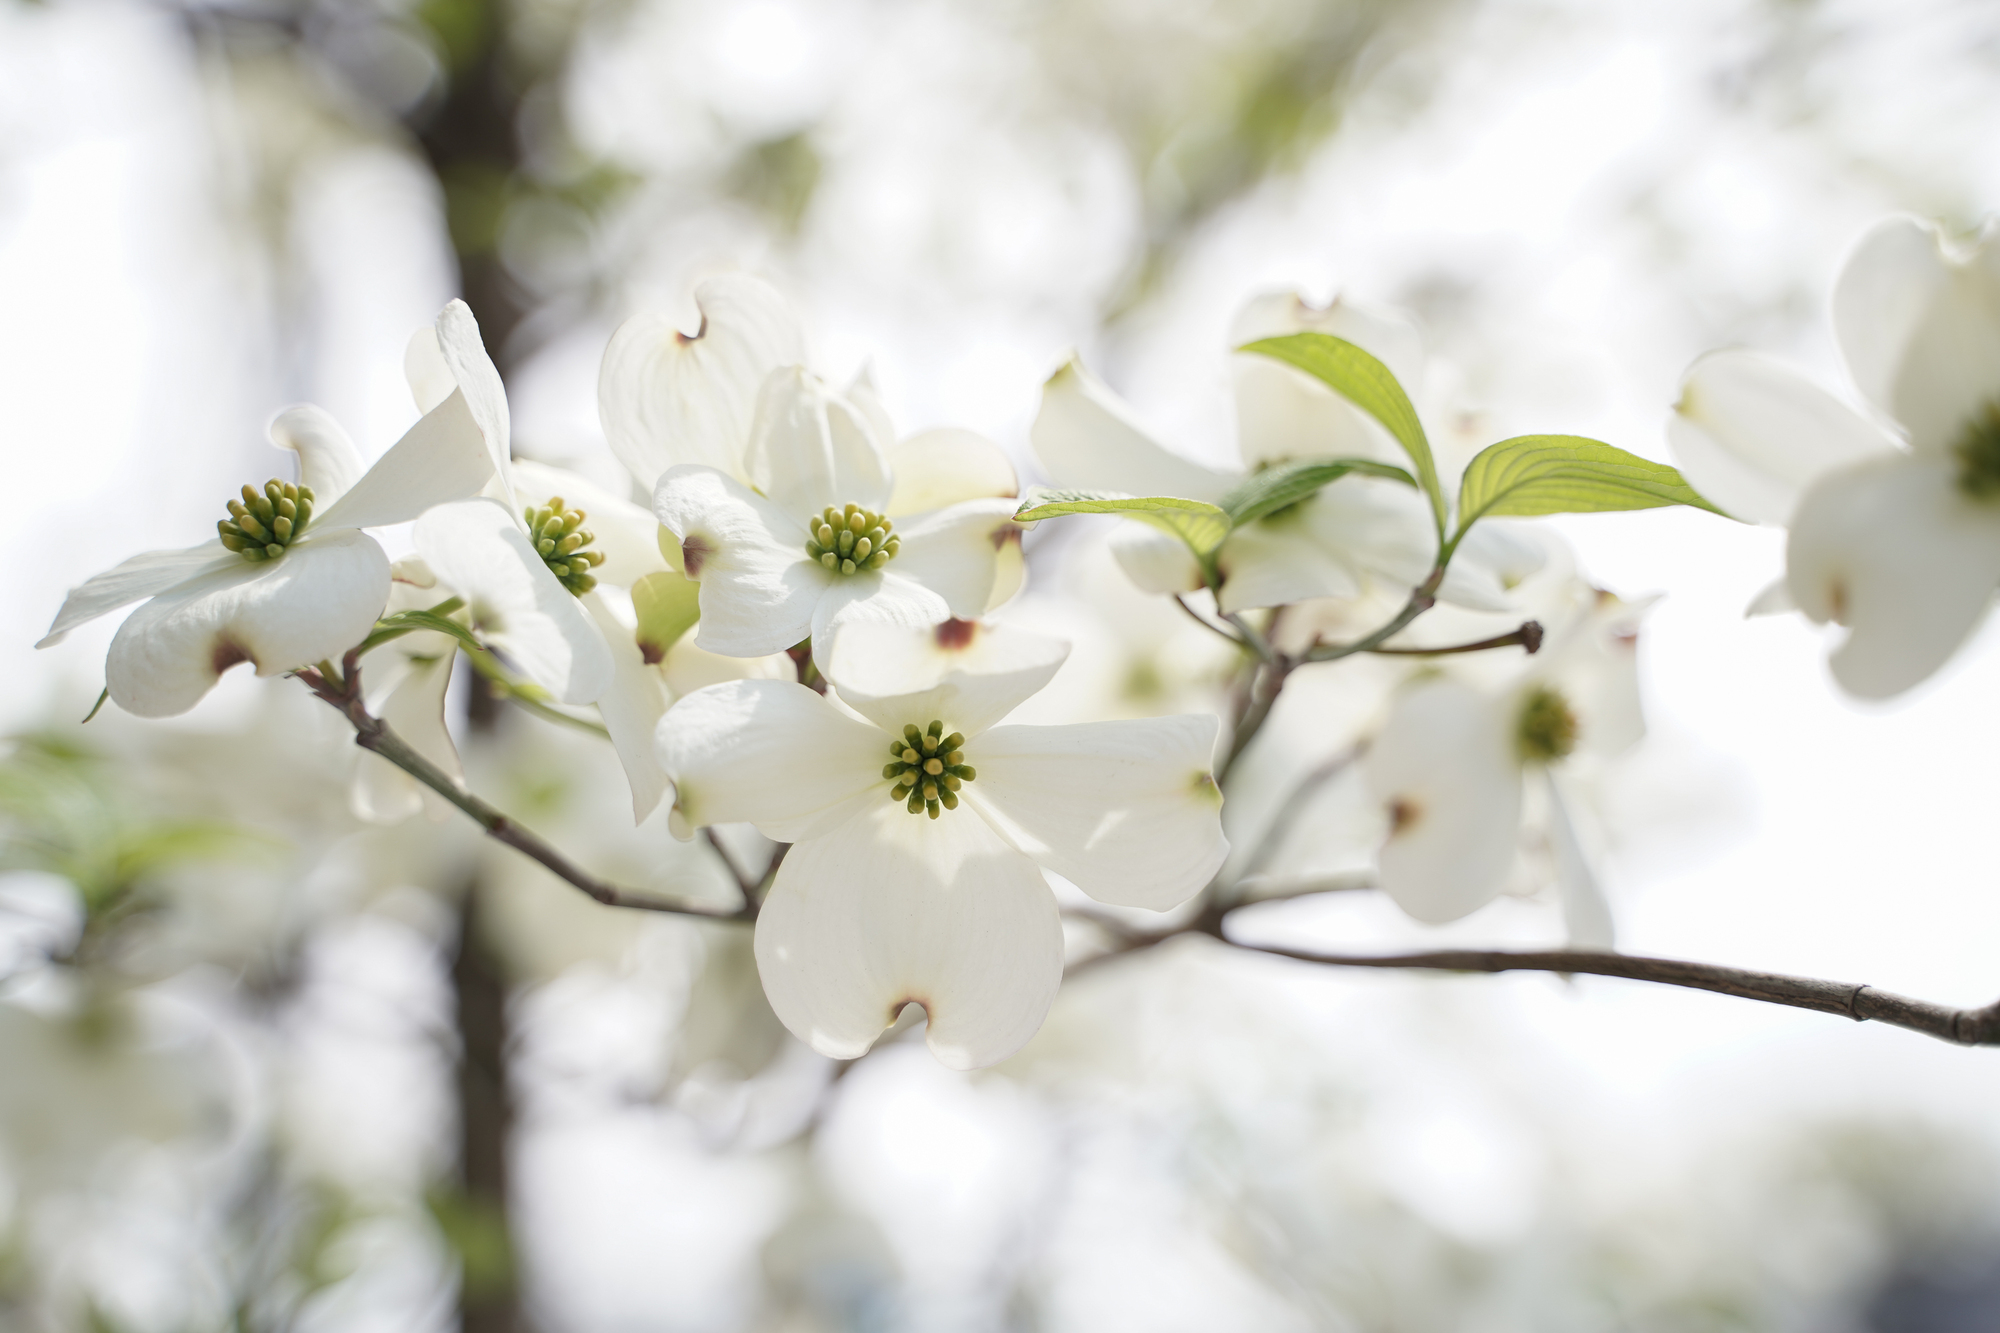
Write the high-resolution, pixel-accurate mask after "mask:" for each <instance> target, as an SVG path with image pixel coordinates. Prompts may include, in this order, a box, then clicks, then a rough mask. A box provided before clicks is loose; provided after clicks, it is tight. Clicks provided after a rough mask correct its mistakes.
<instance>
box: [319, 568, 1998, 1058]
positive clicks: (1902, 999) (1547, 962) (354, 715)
mask: <svg viewBox="0 0 2000 1333" xmlns="http://www.w3.org/2000/svg"><path fill="white" fill-rule="evenodd" d="M1422 609H1423V607H1422V595H1421V594H1420V595H1419V597H1413V598H1412V599H1411V603H1410V605H1409V606H1408V607H1406V608H1405V611H1404V614H1403V615H1400V616H1398V617H1397V621H1400V622H1401V623H1402V624H1408V623H1409V621H1410V620H1413V619H1415V617H1416V615H1418V614H1421V612H1422ZM1392 623H1393V622H1392ZM1387 629H1388V627H1386V626H1385V627H1384V630H1382V631H1377V632H1376V633H1375V634H1371V635H1369V636H1368V639H1367V640H1362V641H1358V642H1357V643H1356V644H1353V645H1347V646H1346V651H1345V652H1342V653H1341V654H1340V655H1342V656H1345V655H1347V653H1348V652H1355V651H1369V649H1367V648H1364V647H1362V646H1361V645H1362V644H1363V643H1366V642H1368V640H1373V641H1375V642H1376V643H1378V644H1379V642H1380V641H1381V640H1382V639H1385V638H1387V637H1389V634H1388V633H1387V632H1384V631H1386V630H1387ZM1531 633H1532V631H1530V630H1529V628H1528V626H1526V625H1524V626H1523V627H1522V628H1521V629H1520V630H1516V631H1514V632H1513V633H1512V634H1508V635H1503V636H1501V637H1500V639H1498V640H1495V641H1493V642H1492V643H1491V644H1480V645H1466V646H1465V648H1464V650H1466V651H1470V650H1473V649H1474V648H1479V647H1487V646H1492V647H1501V646H1507V645H1511V644H1520V645H1521V646H1522V647H1527V646H1528V645H1529V642H1530V641H1531V640H1530V638H1529V635H1530V634H1531ZM359 656H360V654H359V652H358V651H355V652H350V653H348V654H347V656H346V657H345V658H344V659H343V660H342V662H341V666H340V669H339V670H338V671H335V670H333V669H332V668H331V667H330V666H329V665H327V664H322V665H321V666H320V667H318V668H305V669H302V670H300V671H299V672H297V673H296V674H297V675H298V677H299V679H301V680H302V681H304V682H305V684H306V686H307V687H308V688H309V689H311V690H312V692H313V693H314V694H315V695H316V696H318V697H319V698H320V699H321V700H322V701H324V702H325V703H326V704H328V705H329V706H331V707H332V708H334V709H335V710H336V711H337V712H339V713H340V714H341V716H343V717H345V718H346V719H347V720H348V723H349V724H350V725H351V726H353V728H354V742H355V744H356V745H359V746H360V747H361V748H362V749H364V750H368V751H370V752H372V753H374V754H377V755H380V756H381V757H382V758H383V759H386V760H387V761H388V762H390V763H392V764H394V765H395V766H396V767H398V768H400V769H402V770H403V771H404V772H406V773H408V774H410V776H412V777H414V778H415V779H417V781H419V782H421V783H423V784H424V785H425V786H426V787H429V788H430V789H431V790H432V791H434V792H436V793H437V794H438V795H439V796H442V797H443V798H444V799H445V800H447V801H449V802H451V803H452V804H453V805H454V806H456V807H457V808H458V809H460V810H461V811H463V812H464V813H465V814H466V815H468V816H469V817H470V818H471V819H472V820H473V821H474V822H475V823H477V824H478V825H479V826H480V827H481V828H482V829H484V830H485V831H486V833H487V835H488V836H489V837H491V838H493V839H494V840H495V841H497V842H501V843H504V844H505V845H507V846H509V847H512V848H513V849H514V850H516V851H518V852H520V853H521V854H522V855H524V856H527V857H529V858H531V859H533V860H534V861H536V862H538V863H539V864H540V865H542V866H543V867H544V868H545V869H547V870H548V871H549V872H550V873H552V874H554V875H555V876H556V877H557V878H559V879H561V880H563V881H564V882H566V883H568V884H570V885H571V886H573V887H574V888H576V889H578V890H580V891H581V892H583V893H584V894H586V895H588V896H589V897H590V898H591V899H592V900H593V901H595V902H598V903H601V904H603V905H604V906H606V907H622V908H630V909H633V910H636V911H646V912H666V913H671V914H675V915H680V916H694V917H703V918H707V919H710V920H719V921H736V922H751V921H755V920H756V918H757V907H758V903H757V897H756V893H755V886H754V885H753V884H751V883H750V882H749V876H748V875H746V874H744V873H743V872H742V871H741V870H740V869H739V868H738V867H737V866H736V865H735V863H734V861H733V860H732V859H731V858H728V857H727V856H725V857H724V858H723V863H724V865H725V866H726V867H727V868H728V869H729V871H730V873H731V877H732V878H733V879H735V881H736V883H737V885H738V888H739V890H740V891H741V892H742V901H741V903H740V904H739V905H737V906H735V907H728V906H723V905H717V904H709V903H701V902H695V901H692V900H688V899H673V898H663V897H658V896H653V895H649V894H643V893H637V892H634V891H632V890H629V889H624V888H620V887H618V886H616V885H613V884H610V883H607V882H605V881H604V880H601V879H599V878H597V877H596V876H594V875H591V874H590V873H588V872H587V871H585V870H583V869H582V868H581V867H579V866H577V865H576V864H574V863H573V862H571V861H570V860H569V858H567V857H565V856H564V855H563V854H562V853H561V852H559V851H557V850H556V849H555V848H554V847H552V846H551V845H549V844H548V843H547V842H545V841H544V840H543V839H542V838H541V837H540V836H539V835H537V834H535V833H534V832H533V831H532V830H529V829H527V828H524V827H522V826H521V825H519V824H517V823H515V822H514V821H513V820H512V819H511V818H510V817H509V816H508V815H506V814H505V813H503V812H502V811H500V810H498V809H497V808H495V807H494V806H492V805H489V804H488V803H486V802H485V801H483V800H481V799H480V798H479V797H477V796H474V795H473V794H472V793H471V792H468V791H466V790H465V789H464V788H463V787H462V786H460V785H459V784H458V783H457V782H455V781H454V780H453V779H452V778H451V777H450V776H449V775H448V774H446V773H445V772H444V771H443V770H442V769H440V768H438V767H437V766H436V765H435V764H433V763H431V762H430V761H429V760H428V759H426V758H424V756H423V755H421V754H419V753H418V752H417V751H416V750H415V749H413V748H412V747H411V746H410V745H409V743H408V742H406V741H404V740H403V739H402V738H401V737H400V736H398V735H397V734H396V733H395V732H394V730H392V729H391V728H390V727H389V726H388V725H387V724H386V723H385V722H383V721H382V719H380V718H378V717H376V716H375V715H374V714H372V713H370V712H369V711H368V709H367V706H366V704H365V703H364V702H363V699H362V694H361V669H360V661H359ZM1305 660H1315V659H1312V658H1311V657H1308V658H1307V659H1305ZM1295 665H1298V663H1297V662H1296V661H1292V660H1287V659H1284V658H1283V657H1280V658H1279V660H1278V661H1277V662H1273V663H1264V662H1260V663H1258V664H1257V668H1256V672H1257V675H1258V676H1259V677H1263V678H1264V679H1262V680H1260V681H1259V684H1260V685H1261V686H1262V687H1263V688H1261V689H1259V690H1257V691H1256V692H1255V694H1254V695H1253V698H1252V702H1251V703H1250V706H1249V709H1248V710H1247V712H1246V716H1245V717H1244V720H1243V722H1242V723H1240V724H1239V726H1238V729H1237V737H1238V739H1239V742H1240V743H1239V744H1237V745H1235V746H1234V747H1233V749H1232V754H1231V757H1232V758H1233V757H1234V754H1235V753H1240V751H1241V749H1242V748H1243V746H1244V745H1247V743H1248V740H1249V738H1250V737H1251V736H1253V735H1254V734H1255V732H1256V730H1257V724H1259V723H1261V722H1262V720H1263V718H1264V717H1265V716H1266V715H1267V714H1268V712H1269V709H1270V704H1271V702H1272V701H1273V700H1275V697H1276V695H1277V692H1278V690H1279V689H1281V688H1282V687H1283V683H1284V679H1285V676H1286V675H1288V674H1289V669H1290V668H1291V667H1293V666H1295ZM1272 677H1275V679H1272ZM1353 758H1354V755H1353V753H1352V752H1344V753H1342V754H1341V755H1339V756H1336V758H1335V760H1334V761H1333V762H1331V763H1329V764H1328V765H1325V766H1323V770H1324V771H1323V772H1322V771H1315V773H1314V774H1312V775H1311V776H1310V777H1309V779H1308V782H1307V784H1306V785H1307V787H1308V788H1315V787H1317V786H1318V785H1320V783H1321V782H1323V781H1324V780H1325V779H1326V778H1330V777H1332V776H1333V775H1335V774H1336V773H1338V772H1339V771H1340V770H1341V769H1343V768H1344V767H1346V765H1347V764H1349V763H1351V762H1352V760H1353ZM1286 813H1290V810H1289V807H1288V808H1287V810H1285V811H1281V816H1282V815H1283V814H1286ZM716 850H717V851H718V852H720V851H721V848H720V847H717V849H716ZM783 851H784V848H783V847H782V846H781V847H780V848H779V849H778V852H777V854H776V855H774V857H773V859H772V864H771V866H770V867H769V868H768V869H767V871H766V873H765V875H764V880H765V881H767V882H768V880H769V878H770V876H771V873H773V872H774V871H775V870H776V867H777V861H778V858H779V857H781V856H782V855H783ZM1219 887H1220V886H1219V885H1211V886H1210V889H1209V891H1208V894H1209V896H1208V902H1207V905H1206V906H1204V907H1203V908H1202V909H1201V910H1200V911H1199V912H1198V913H1197V914H1196V915H1195V916H1194V917H1192V918H1191V919H1189V920H1188V921H1187V922H1185V923H1183V924H1182V925H1180V926H1178V927H1176V928H1174V929H1172V930H1167V931H1156V932H1139V931H1133V930H1130V929H1128V928H1126V927H1125V926H1123V925H1122V924H1121V923H1120V922H1118V921H1117V920H1115V919H1114V918H1112V917H1110V916H1109V915H1107V914H1104V913H1101V912H1094V911H1080V912H1079V911H1072V912H1071V913H1069V915H1071V916H1075V917H1079V918H1080V919H1084V920H1087V921H1088V922H1089V923H1090V924H1091V925H1092V926H1094V927H1095V928H1097V929H1098V930H1100V931H1102V932H1103V933H1104V934H1105V935H1107V936H1108V937H1109V938H1110V940H1111V944H1110V946H1109V947H1107V948H1106V949H1105V950H1103V951H1102V952H1101V953H1098V954H1095V955H1092V956H1090V957H1088V958H1085V959H1082V960H1080V961H1078V962H1076V963H1073V964H1072V965H1071V966H1070V967H1069V968H1068V971H1067V975H1069V976H1071V977H1074V976H1076V975H1078V974H1079V973H1081V972H1084V971H1086V970H1090V969H1093V968H1095V967H1097V966H1098V965H1100V964H1102V963H1105V962H1108V961H1110V960H1112V959H1114V958H1120V957H1124V956H1127V955H1130V954H1135V953H1140V952H1143V951H1146V950H1149V949H1152V948H1154V947H1155V946H1157V945H1160V944H1164V943H1166V942H1167V941H1168V940H1172V939H1178V938H1181V937H1183V936H1206V937H1208V938H1210V939H1213V940H1216V941H1218V942H1220V943H1222V944H1226V945H1228V946H1229V947H1231V948H1235V949H1241V950H1244V951H1246V952H1251V953H1261V954H1268V955H1270V956H1272V957H1277V958H1290V959H1294V960H1296V961H1299V962H1306V963H1317V964H1319V965H1321V966H1325V967H1364V968H1397V969H1407V970H1421V971H1439V972H1485V973H1497V972H1523V971H1530V972H1556V973H1563V974H1566V975H1576V974H1581V975H1588V976H1607V977H1623V978H1626V979H1628V980H1632V981H1650V982H1654V983H1657V984H1660V985H1669V986H1681V987H1686V988H1689V989H1693V990H1706V991H1713V992H1715V993H1717V994H1722V995H1733V996H1736V997H1738V998H1740V999H1747V1000H1756V1001H1759V1002H1761V1003H1765V1004H1779V1005H1785V1006H1788V1007H1791V1008H1795V1009H1811V1010H1815V1011H1817V1012H1819V1013H1828V1014H1839V1015H1843V1016H1845V1017H1847V1018H1851V1019H1853V1020H1855V1021H1856V1022H1868V1021H1873V1022H1878V1023H1887V1024H1889V1025H1891V1026H1893V1027H1900V1028H1907V1029H1909V1030H1910V1031H1913V1032H1922V1033H1924V1034H1926V1035H1928V1036H1932V1037H1936V1038H1938V1039H1940V1040H1942V1041H1949V1042H1953V1043H1955V1044H1958V1045H1962V1046H2000V1002H1997V1003H1995V1004H1991V1005H1987V1006H1985V1007H1983V1008H1973V1009H1954V1008H1951V1007H1949V1006H1946V1005H1940V1004H1933V1003H1931V1002H1929V1001H1926V1000H1917V999H1912V998H1910V997H1908V996H1903V995H1897V994H1895V993H1893V992H1891V991H1885V990H1880V989H1878V988H1876V987H1873V986H1867V985H1855V984H1852V983H1848V982H1837V981H1826V980H1821V979H1819V978H1815V977H1796V976H1788V975H1785V974H1782V973H1775V972H1757V971H1751V970H1748V969H1744V968H1733V967H1723V966H1719V965H1717V964H1713V963H1695V962H1687V961H1683V960H1679V959H1671V958H1649V957H1643V956H1637V955H1628V954H1617V953H1598V952H1587V951H1582V950H1567V949H1551V950H1539V951H1535V950H1523V951H1513V950H1502V949H1488V950H1479V949H1443V950H1430V951H1423V952H1412V953H1396V954H1336V953H1323V952H1319V951H1315V950H1310V949H1294V948H1288V947H1285V946H1282V945H1266V944H1247V943H1244V942H1242V941H1240V940H1235V939H1232V938H1230V936H1229V934H1228V931H1227V929H1226V926H1227V922H1228V919H1229V917H1230V916H1231V915H1232V914H1233V913H1234V911H1235V910H1236V909H1237V908H1238V907H1239V906H1247V905H1250V904H1249V903H1248V902H1245V901H1242V900H1237V901H1234V902H1225V901H1224V900H1223V899H1221V898H1220V897H1218V896H1217V889H1218V888H1219ZM1353 887H1357V886H1356V885H1352V884H1347V883H1341V884H1338V885H1327V886H1324V888H1323V889H1321V888H1320V887H1318V886H1308V887H1304V888H1303V889H1302V891H1301V892H1300V893H1298V894H1296V895H1293V894H1287V895H1283V896H1304V895H1305V894H1310V893H1313V892H1317V891H1335V890H1345V889H1349V888H1353ZM1259 900H1261V898H1260V899H1259Z"/></svg>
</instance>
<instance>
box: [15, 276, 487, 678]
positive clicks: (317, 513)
mask: <svg viewBox="0 0 2000 1333" xmlns="http://www.w3.org/2000/svg"><path fill="white" fill-rule="evenodd" d="M460 318H462V319H463V320H464V321H465V322H466V323H467V324H469V323H470V322H471V318H472V316H471V312H470V311H467V310H466V309H465V307H464V305H463V304H462V303H461V302H456V301H454V302H453V303H452V304H451V305H450V306H448V307H446V309H445V312H444V314H443V315H441V316H439V322H440V324H444V323H446V322H455V321H457V320H458V319H460ZM475 337H476V334H475ZM477 415H478V411H477V408H476V407H475V406H474V405H472V404H471V403H469V401H468V398H467V396H466V395H465V394H463V393H459V392H456V391H454V392H451V393H449V394H448V395H446V396H445V397H443V398H442V399H441V400H440V401H438V402H436V403H434V404H432V405H431V407H430V410H429V411H427V412H426V413H425V415H424V417H423V419H422V420H420V421H418V422H417V424H416V425H414V426H412V427H411V428H410V430H409V432H408V433H407V434H406V435H404V436H403V438H402V439H401V440H399V441H398V442H397V443H396V444H395V445H394V446H393V447H392V448H391V449H390V450H389V451H388V452H387V453H385V454H384V455H383V456H382V457H381V458H380V459H378V460H377V461H376V463H375V465H374V466H373V467H371V468H369V469H368V470H367V471H365V472H364V471H363V470H362V467H361V456H360V454H359V452H358V451H357V450H356V449H355V447H354V444H353V442H352V441H351V440H349V439H348V437H347V434H346V433H345V432H344V431H342V430H341V428H340V426H339V425H338V424H337V423H336V422H335V421H334V420H333V418H332V417H330V416H328V415H327V414H326V413H325V412H323V411H321V410H320V409H319V408H316V407H294V408H289V409H287V410H286V411H284V412H281V413H279V414H278V416H277V418H276V419H275V420H274V421H273V422H272V423H271V432H270V433H271V439H272V441H273V442H274V443H276V444H278V445H279V446H280V447H283V448H286V449H290V450H292V451H293V452H294V453H296V454H297V455H298V457H299V481H298V483H296V484H293V483H289V482H282V481H276V480H273V481H270V482H267V483H266V484H265V485H264V487H263V488H262V489H261V490H259V489H257V488H255V487H251V486H245V487H244V488H243V491H242V495H241V498H239V499H232V500H230V501H229V515H228V517H226V518H225V519H223V520H222V521H221V522H220V523H219V525H218V527H219V530H220V533H221V535H220V536H219V537H218V538H217V539H215V540H211V541H207V542H203V543H202V544H201V545H199V546H194V547H190V548H188V549H186V550H183V551H149V552H147V553H146V554H144V555H138V556H134V557H132V558H131V559H130V560H127V561H125V562H124V563H123V564H121V565H119V566H117V567H116V568H114V569H111V570H108V571H107V572H105V573H103V574H99V575H98V576H97V577H95V578H93V579H91V580H89V581H88V582H86V583H84V584H82V585H81V586H79V587H77V588H75V589H73V590H72V591H71V592H70V594H69V596H68V598H67V599H65V600H64V602H63V605H62V609H61V610H60V611H59V612H58V613H57V615H56V618H55V623H54V624H52V625H51V626H50V627H49V633H48V635H47V636H46V637H45V638H43V639H42V641H41V642H40V643H39V644H37V645H36V646H37V647H39V648H46V647H49V646H50V645H51V644H55V643H59V642H61V640H62V638H63V636H64V635H65V634H67V633H68V632H69V631H70V630H72V629H74V628H75V627H76V626H78V625H81V624H83V623H85V622H86V621H89V620H94V619H96V618H97V617H98V616H101V615H104V614H106V613H108V612H111V611H115V610H117V609H118V608H119V607H122V606H128V605H130V604H131V603H133V602H136V601H139V600H140V599H142V598H150V599H151V600H149V601H147V602H146V604H145V605H144V606H141V607H140V608H139V609H138V610H137V611H134V612H133V613H132V614H131V615H130V616H128V617H126V619H125V623H124V624H123V625H121V626H119V628H118V633H117V634H116V636H114V637H113V639H112V641H111V652H110V655H109V657H108V658H107V659H106V661H105V687H106V689H108V690H109V691H110V694H111V698H112V700H113V701H114V702H116V703H117V704H118V706H119V707H121V708H123V709H125V710H126V711H127V712H130V713H135V714H137V715H139V716H141V717H170V716H172V715H174V714H176V713H184V712H186V711H187V710H188V709H190V708H192V707H194V705H195V704H196V703H198V702H200V700H201V698H202V696H203V695H205V694H207V693H208V691H209V689H210V688H211V687H213V686H214V684H215V682H216V680H217V679H218V678H219V677H220V676H221V674H222V673H223V672H224V671H226V670H228V669H229V668H230V667H232V666H234V665H236V664H237V663H239V662H248V663H250V664H251V665H252V666H253V667H255V669H256V671H257V674H258V675H260V676H269V675H275V674H278V673H280V672H284V671H289V670H292V669H293V668H296V667H300V666H306V665H309V664H312V663H315V662H319V661H321V660H324V659H327V658H337V657H339V656H340V655H341V654H342V653H344V652H345V651H346V650H347V649H349V648H351V647H353V646H354V645H355V644H357V643H359V642H360V641H361V640H362V638H364V637H365V636H366V635H367V634H368V631H369V630H370V628H371V627H373V625H374V623H375V620H376V617H377V616H378V615H380V613H381V611H382V608H383V606H384V604H385V603H386V602H387V600H388V596H389V579H390V576H389V558H388V556H387V555H385V554H384V553H383V551H382V548H381V547H380V546H379V545H378V544H376V542H375V540H374V539H373V538H372V537H369V536H368V535H367V534H366V533H364V532H363V531H362V529H363V528H372V527H386V526H388V525H390V524H394V523H406V522H408V521H410V520H411V519H414V518H416V517H418V516H419V515H421V514H423V513H424V512H425V511H427V510H429V509H431V508H433V507H434V506H437V505H441V504H447V503H449V502H452V501H456V500H460V499H463V498H464V497H466V496H469V495H474V494H476V493H477V492H478V491H479V489H480V487H481V486H483V485H485V484H486V482H487V480H488V479H489V478H490V477H491V476H492V475H493V465H492V461H491V456H490V454H489V452H488V449H487V446H486V442H485V438H484V436H483V433H482V431H481V429H480V425H479V422H478V420H477Z"/></svg>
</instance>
